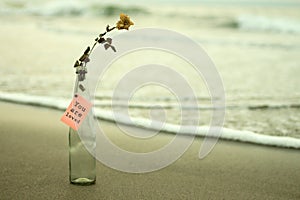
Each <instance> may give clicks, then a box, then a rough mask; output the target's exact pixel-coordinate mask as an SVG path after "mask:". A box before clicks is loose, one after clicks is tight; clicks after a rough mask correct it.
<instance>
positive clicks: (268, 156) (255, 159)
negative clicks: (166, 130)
mask: <svg viewBox="0 0 300 200" xmlns="http://www.w3.org/2000/svg"><path fill="white" fill-rule="evenodd" d="M0 110H1V111H2V112H1V113H2V117H1V118H0V133H1V141H0V143H1V144H0V150H1V154H0V155H1V159H0V160H1V161H0V162H1V165H0V173H1V179H0V180H1V181H0V188H1V189H0V196H1V197H2V198H4V199H20V198H23V199H24V197H25V199H41V198H43V199H54V198H57V199H71V198H81V197H82V198H84V197H87V196H88V197H89V199H199V198H200V199H298V198H299V197H300V191H299V187H298V186H299V184H300V168H299V163H300V157H299V151H298V150H293V149H283V148H276V147H266V146H261V145H253V144H246V143H237V142H234V141H225V140H220V141H219V142H218V143H217V145H216V146H215V148H214V149H213V151H212V152H211V153H210V154H209V155H208V156H207V157H206V158H205V159H203V160H199V159H198V152H199V148H200V145H201V143H202V141H203V138H200V137H197V138H196V139H195V141H194V142H193V144H192V145H191V147H190V148H189V149H188V150H187V151H186V152H185V153H184V155H183V156H182V157H180V158H179V159H178V160H177V161H176V162H174V163H173V164H171V165H170V166H168V167H166V168H163V169H161V170H159V171H155V172H151V173H146V174H129V173H124V172H119V171H116V170H113V169H111V168H108V167H107V166H105V165H103V164H102V163H100V162H97V182H96V185H93V186H88V187H78V186H74V185H70V184H69V182H68V139H67V138H68V127H67V126H65V125H64V124H62V123H61V122H60V121H59V119H60V117H61V115H62V114H63V112H61V111H55V110H51V109H47V108H36V107H32V106H23V105H16V104H11V103H4V102H0ZM41 119H43V120H41ZM37 122H38V123H37ZM101 125H102V126H103V128H105V129H106V130H107V131H108V132H109V133H110V139H111V140H112V141H113V142H114V143H116V144H117V145H119V146H120V147H121V148H124V149H127V150H138V151H150V150H152V148H153V147H159V146H162V145H164V144H165V142H166V141H170V140H171V139H172V138H173V137H172V135H171V134H159V135H157V136H156V137H155V139H154V140H150V141H148V143H147V145H144V144H142V145H140V144H138V143H136V142H135V141H131V140H130V139H128V138H126V136H123V135H124V134H122V132H121V131H120V130H119V128H118V127H117V126H116V125H115V124H114V123H110V122H104V121H101Z"/></svg>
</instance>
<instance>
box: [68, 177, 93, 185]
mask: <svg viewBox="0 0 300 200" xmlns="http://www.w3.org/2000/svg"><path fill="white" fill-rule="evenodd" d="M70 183H71V184H74V185H93V184H95V183H96V180H95V179H88V178H77V179H74V180H70Z"/></svg>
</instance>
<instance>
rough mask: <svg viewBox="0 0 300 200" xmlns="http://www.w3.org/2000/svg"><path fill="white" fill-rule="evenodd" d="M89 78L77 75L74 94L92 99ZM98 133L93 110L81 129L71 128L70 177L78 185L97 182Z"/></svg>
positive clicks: (71, 181)
mask: <svg viewBox="0 0 300 200" xmlns="http://www.w3.org/2000/svg"><path fill="white" fill-rule="evenodd" d="M86 82H87V80H86V79H84V80H82V79H80V78H78V77H77V79H76V83H75V89H74V95H76V94H77V95H81V96H82V97H84V98H85V99H86V100H90V95H89V91H88V89H87V88H84V87H85V86H87V83H86ZM95 148H96V133H95V128H94V117H93V113H92V110H90V112H89V113H88V115H87V116H86V118H85V119H84V121H83V122H82V124H81V126H80V127H79V129H78V130H77V131H76V130H74V129H72V128H69V179H70V183H72V184H76V185H91V184H94V183H95V182H96V159H95Z"/></svg>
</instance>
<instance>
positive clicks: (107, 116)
mask: <svg viewBox="0 0 300 200" xmlns="http://www.w3.org/2000/svg"><path fill="white" fill-rule="evenodd" d="M0 100H1V101H6V102H12V103H18V104H25V105H33V106H41V107H47V108H52V109H57V110H65V109H66V108H67V106H68V103H69V101H70V100H67V99H63V98H57V97H45V96H33V95H27V94H20V93H2V92H0ZM94 114H95V116H96V117H97V118H99V119H103V120H107V121H112V122H117V123H122V124H125V125H129V126H137V127H141V128H146V129H151V130H156V131H163V132H168V133H173V134H183V135H196V136H201V137H205V136H206V135H207V133H208V130H209V127H208V126H199V127H192V126H181V125H176V124H169V123H165V124H163V126H161V123H160V122H153V121H152V120H149V119H145V118H131V119H128V118H127V117H122V116H121V115H120V114H116V115H117V118H116V116H115V114H114V113H113V112H110V111H106V110H103V109H99V108H95V109H94ZM116 119H117V120H116ZM195 129H196V130H197V132H196V134H195V133H194V132H195V131H194V130H195ZM209 136H210V137H217V133H212V134H211V135H209ZM220 138H221V139H226V140H233V141H240V142H247V143H254V144H260V145H267V146H277V147H284V148H295V149H300V139H296V138H292V137H282V136H270V135H261V134H257V133H254V132H251V131H242V130H233V129H228V128H223V129H222V132H221V135H220Z"/></svg>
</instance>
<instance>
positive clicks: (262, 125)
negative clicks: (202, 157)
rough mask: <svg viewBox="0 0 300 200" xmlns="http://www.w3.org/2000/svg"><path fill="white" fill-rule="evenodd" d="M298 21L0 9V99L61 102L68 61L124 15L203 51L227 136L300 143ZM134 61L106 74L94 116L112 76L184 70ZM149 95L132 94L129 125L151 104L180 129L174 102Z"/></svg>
mask: <svg viewBox="0 0 300 200" xmlns="http://www.w3.org/2000/svg"><path fill="white" fill-rule="evenodd" d="M299 11H300V2H299V1H297V0H262V1H259V0H254V1H251V0H229V1H227V0H213V1H210V0H147V1H146V0H142V1H141V0H140V1H138V3H137V1H133V0H127V1H108V0H106V1H96V0H87V1H79V0H78V1H71V0H59V1H58V0H55V1H52V0H26V1H25V0H1V1H0V15H1V18H0V21H1V26H0V41H1V45H0V56H1V62H0V75H1V78H0V99H6V100H7V99H10V100H11V101H15V102H17V101H23V102H24V101H25V100H24V99H26V100H28V102H30V101H31V99H35V101H37V99H38V98H37V97H43V98H40V99H41V101H45V99H46V100H47V98H48V99H49V98H50V99H51V98H52V99H53V97H54V98H55V99H60V100H66V101H69V99H70V97H71V95H72V91H73V84H74V77H75V74H74V69H73V64H74V62H75V60H76V59H78V57H79V56H80V55H81V54H82V52H83V50H84V49H85V48H86V46H88V45H91V44H92V43H93V40H94V38H96V36H97V35H98V34H99V33H100V32H103V31H104V29H105V27H106V25H107V24H110V25H114V24H115V23H116V22H117V20H118V18H119V14H120V13H121V12H123V13H126V14H128V15H130V17H131V19H132V20H133V21H134V22H135V26H134V27H133V29H138V28H147V27H153V28H166V29H171V30H174V31H176V32H179V33H182V34H184V35H186V36H188V37H190V38H192V39H193V40H194V41H196V42H197V43H199V44H200V45H201V46H202V47H203V48H204V49H205V50H206V52H207V54H208V55H209V56H210V57H211V59H212V60H213V61H214V63H215V65H216V67H217V69H218V71H219V73H220V76H221V77H222V79H223V83H224V87H225V90H226V119H225V124H224V126H225V127H228V128H231V129H236V130H247V131H252V132H255V133H259V134H266V135H277V136H290V137H295V138H300V112H299V109H300V101H299V99H300V88H299V85H300V79H299V75H300V59H299V58H300V57H299V55H300V37H299V36H300V12H299ZM114 34H117V33H114ZM140 53H141V54H139V52H137V53H136V54H132V55H128V57H127V59H126V58H123V59H124V60H123V61H122V62H121V64H120V63H119V64H115V65H118V66H122V67H119V68H118V67H112V69H114V70H115V71H111V72H109V75H106V76H104V79H103V81H102V82H101V84H100V86H99V92H97V99H96V100H97V101H96V102H95V104H96V106H98V107H100V108H101V109H104V110H105V109H106V110H110V102H111V96H112V92H113V85H114V81H116V80H115V79H116V78H114V74H120V73H121V72H120V70H121V69H120V68H122V69H124V68H126V66H127V67H129V68H130V66H131V64H132V60H135V64H138V63H141V64H148V63H143V62H145V60H143V58H145V55H147V56H146V57H147V59H148V60H147V62H151V61H154V60H156V61H157V59H158V58H159V59H158V60H159V61H160V62H161V63H165V64H168V65H169V66H172V65H174V66H175V67H176V66H179V68H180V67H182V66H184V65H187V64H186V63H185V64H184V63H182V61H180V60H178V59H175V58H174V56H172V55H165V53H162V52H160V53H159V52H151V51H148V52H140ZM141 55H144V56H141ZM189 68H190V66H188V65H187V67H186V70H187V72H186V73H187V76H188V78H189V79H190V80H189V81H190V82H191V84H192V85H193V82H196V83H195V85H194V87H195V88H196V90H199V91H198V92H197V95H198V99H199V105H200V108H194V109H200V112H201V116H202V118H201V121H200V125H208V124H209V121H210V113H211V110H210V109H209V108H210V96H209V93H208V91H206V89H205V84H202V85H201V84H200V85H199V87H198V86H197V84H198V83H197V80H196V78H195V80H194V79H193V77H194V76H193V72H192V71H189ZM118 70H119V71H118ZM183 73H184V72H183ZM202 82H203V81H202ZM203 85H204V87H203ZM155 91H158V90H156V89H154V88H148V89H147V88H145V90H144V91H141V92H137V94H136V95H135V96H134V97H133V99H132V102H131V105H132V106H131V108H130V109H131V110H130V113H131V115H132V116H134V117H142V118H149V116H148V115H149V111H150V110H151V107H152V105H153V104H158V105H160V106H161V108H163V109H165V110H166V112H167V114H168V118H167V122H168V123H173V124H176V123H179V122H178V119H179V118H178V116H179V115H180V110H179V108H178V105H179V104H178V102H177V100H176V98H174V96H172V94H170V93H168V92H165V93H163V92H162V93H161V92H159V93H156V92H155ZM186 99H187V101H188V99H189V97H187V98H186ZM52 103H53V102H52ZM121 105H122V99H120V107H122V106H121ZM134 105H138V106H134ZM201 107H202V108H201ZM158 112H159V111H158Z"/></svg>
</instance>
